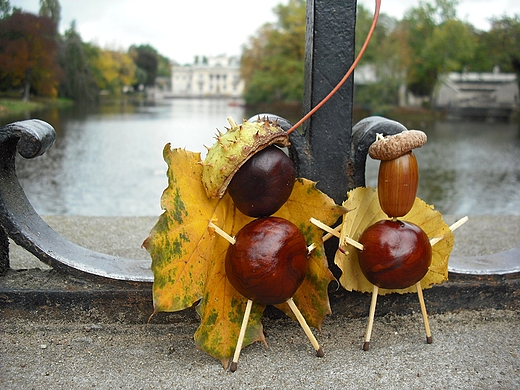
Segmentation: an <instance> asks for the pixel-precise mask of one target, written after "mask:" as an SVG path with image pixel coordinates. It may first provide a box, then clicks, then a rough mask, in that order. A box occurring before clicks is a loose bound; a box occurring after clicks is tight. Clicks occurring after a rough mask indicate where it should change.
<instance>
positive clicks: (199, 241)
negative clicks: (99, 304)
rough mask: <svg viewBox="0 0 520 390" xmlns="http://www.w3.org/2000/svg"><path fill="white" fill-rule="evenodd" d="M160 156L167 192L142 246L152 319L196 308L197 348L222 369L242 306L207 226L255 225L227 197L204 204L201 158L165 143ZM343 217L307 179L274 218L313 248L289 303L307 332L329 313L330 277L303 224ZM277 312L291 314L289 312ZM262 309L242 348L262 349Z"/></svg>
mask: <svg viewBox="0 0 520 390" xmlns="http://www.w3.org/2000/svg"><path fill="white" fill-rule="evenodd" d="M163 155H164V159H165V161H166V163H167V164H168V172H167V176H168V187H167V188H166V189H165V191H164V193H163V195H162V198H161V206H162V208H163V209H164V210H165V211H164V213H163V214H162V215H161V216H160V217H159V220H158V222H157V223H156V225H155V226H154V227H153V229H152V231H151V232H150V235H149V237H148V238H147V239H146V240H145V242H144V244H143V245H144V246H145V247H146V249H147V250H148V251H149V252H150V255H151V257H152V271H153V273H154V284H153V302H154V312H161V311H165V312H172V311H178V310H183V309H185V308H188V307H191V306H193V305H194V304H195V303H197V302H198V305H197V312H198V313H199V315H200V317H201V324H200V326H199V328H198V329H197V331H196V332H195V336H194V338H195V344H196V345H197V347H198V348H200V349H201V350H203V351H205V352H207V353H208V354H210V355H211V356H213V357H215V358H217V359H219V360H220V361H221V362H222V364H223V365H224V367H227V364H228V362H229V359H230V358H231V357H232V355H233V353H234V350H235V346H236V342H237V339H238V334H239V332H240V326H241V323H242V318H243V314H244V311H245V306H246V302H247V299H246V298H245V297H243V296H242V295H241V294H239V293H238V292H237V291H236V290H235V289H234V287H233V286H232V285H231V284H230V283H229V281H228V279H227V277H226V272H225V265H224V264H225V256H226V251H227V248H228V247H229V245H230V244H229V243H228V242H227V241H226V240H225V239H223V238H222V237H220V236H219V235H217V234H216V233H215V231H214V229H213V228H211V227H209V223H210V222H213V223H214V224H215V225H217V226H219V227H220V228H221V229H222V230H224V231H225V232H227V233H228V234H230V235H231V236H234V235H236V234H237V233H238V231H239V230H240V229H241V228H242V227H243V226H244V225H246V224H247V223H248V222H250V221H251V220H252V219H253V218H250V217H248V216H245V215H244V214H242V213H241V212H240V211H238V209H236V208H235V206H234V204H233V201H232V199H231V197H230V196H229V195H228V194H225V195H224V197H222V199H209V198H208V197H207V195H206V192H205V189H204V187H203V184H202V181H201V174H202V165H201V164H200V162H201V160H200V154H199V153H193V152H189V151H186V150H183V149H171V148H170V145H169V144H168V145H166V147H165V148H164V152H163ZM341 214H342V208H341V207H339V206H337V205H335V204H334V201H333V200H332V199H330V198H329V197H328V196H326V195H325V194H323V193H322V192H320V191H319V190H318V189H316V187H315V185H314V183H313V182H311V181H309V180H305V179H299V180H297V182H296V184H295V186H294V190H293V193H292V194H291V197H290V198H289V200H288V201H287V202H286V204H285V205H284V206H283V207H282V208H281V209H280V210H279V211H278V212H277V213H276V214H275V215H276V216H279V217H282V218H286V219H288V220H290V221H291V222H293V223H294V224H295V225H296V226H298V227H299V228H300V230H301V232H302V233H303V234H304V237H305V238H306V240H307V243H308V244H310V243H314V244H316V249H315V250H314V252H313V253H312V255H311V256H310V260H309V261H310V266H309V271H308V273H307V275H306V278H305V280H304V282H303V283H302V285H301V286H300V288H299V289H298V290H297V292H296V293H295V296H294V301H295V302H296V304H297V305H298V307H299V308H300V311H301V312H302V314H303V315H304V317H305V318H306V319H307V321H308V323H309V325H311V326H315V327H317V328H319V327H320V325H321V323H322V321H323V317H324V316H325V315H326V314H329V313H330V305H329V301H328V294H327V287H328V284H329V283H330V281H331V280H332V279H333V276H332V274H331V273H330V271H329V269H328V267H327V261H326V258H325V253H324V249H323V243H322V240H321V236H322V231H321V230H320V229H318V228H316V227H315V226H314V225H312V224H311V223H310V222H309V219H310V218H311V217H315V218H319V219H320V220H322V221H323V222H324V223H329V224H332V223H334V222H335V221H336V220H337V219H338V218H339V217H340V216H341ZM279 306H280V308H281V309H282V310H284V311H285V312H287V313H288V314H289V309H288V307H286V306H285V305H279ZM264 309H265V307H264V306H262V305H259V304H256V303H255V304H253V308H252V311H251V317H250V319H249V323H248V328H247V332H246V337H245V340H244V344H243V345H244V346H246V345H249V344H251V343H253V342H255V341H263V342H265V338H264V334H263V328H262V323H261V317H262V314H263V311H264ZM291 315H292V313H291Z"/></svg>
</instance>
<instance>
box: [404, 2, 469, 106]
mask: <svg viewBox="0 0 520 390" xmlns="http://www.w3.org/2000/svg"><path fill="white" fill-rule="evenodd" d="M456 5H457V1H456V0H435V1H434V3H433V4H430V3H424V2H420V4H419V7H417V8H412V9H411V10H409V11H408V12H407V13H406V14H405V16H404V18H403V20H402V22H401V23H400V26H399V28H400V29H401V31H402V33H403V34H404V35H405V37H406V38H405V41H406V44H407V46H408V56H407V57H406V61H407V64H406V69H407V85H408V89H409V90H410V91H412V92H413V93H414V94H416V95H418V96H428V97H429V96H431V95H432V93H433V89H434V87H435V84H436V83H437V78H438V76H439V75H440V74H441V73H445V72H450V71H462V70H463V69H464V68H465V67H467V66H468V65H470V64H471V62H472V60H473V58H474V56H475V50H476V44H477V36H476V34H475V32H474V29H473V28H472V27H471V26H469V25H468V24H466V23H463V22H461V21H459V20H457V19H456V10H455V6H456Z"/></svg>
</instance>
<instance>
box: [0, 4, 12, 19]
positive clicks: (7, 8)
mask: <svg viewBox="0 0 520 390" xmlns="http://www.w3.org/2000/svg"><path fill="white" fill-rule="evenodd" d="M10 14H11V4H10V3H9V0H0V19H4V18H7V17H8V16H9V15H10Z"/></svg>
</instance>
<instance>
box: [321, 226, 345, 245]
mask: <svg viewBox="0 0 520 390" xmlns="http://www.w3.org/2000/svg"><path fill="white" fill-rule="evenodd" d="M340 232H341V225H338V226H336V227H335V228H334V229H333V231H332V232H330V233H327V234H325V235H324V236H323V237H322V238H321V239H322V240H323V242H325V241H327V240H328V239H329V238H332V237H339V234H340Z"/></svg>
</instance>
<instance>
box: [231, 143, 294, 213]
mask: <svg viewBox="0 0 520 390" xmlns="http://www.w3.org/2000/svg"><path fill="white" fill-rule="evenodd" d="M295 180H296V170H295V169H294V165H293V163H292V161H291V159H290V158H289V157H288V156H287V155H286V154H285V153H284V152H283V151H282V150H281V149H280V148H278V147H276V146H274V145H271V146H268V147H267V148H265V149H263V150H261V151H259V152H257V153H256V154H255V155H254V156H252V157H251V158H250V159H249V160H247V161H246V162H245V163H244V165H242V166H241V167H240V169H239V170H238V171H237V172H236V173H235V175H234V176H233V179H232V180H231V182H230V183H229V186H228V191H229V195H231V198H232V199H233V202H234V203H235V206H236V207H237V208H238V209H239V210H240V211H241V212H242V213H244V214H245V215H248V216H250V217H266V216H269V215H271V214H274V213H275V212H276V211H278V209H279V208H280V207H282V206H283V204H284V203H285V202H286V201H287V199H289V196H290V195H291V192H292V190H293V187H294V183H295Z"/></svg>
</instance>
